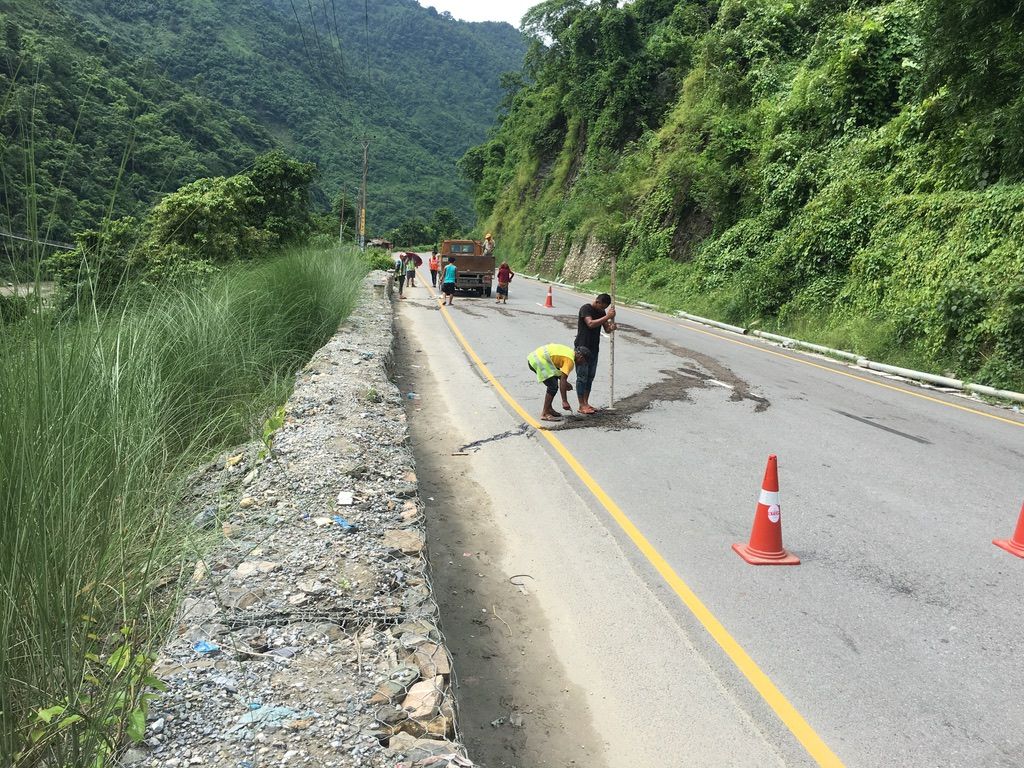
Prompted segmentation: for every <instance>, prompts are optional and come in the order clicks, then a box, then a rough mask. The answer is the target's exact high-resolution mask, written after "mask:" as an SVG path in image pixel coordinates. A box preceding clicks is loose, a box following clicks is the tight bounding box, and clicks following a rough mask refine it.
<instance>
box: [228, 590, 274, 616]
mask: <svg viewBox="0 0 1024 768" xmlns="http://www.w3.org/2000/svg"><path fill="white" fill-rule="evenodd" d="M264 594H266V593H265V592H264V591H263V590H262V589H242V590H237V591H232V592H231V593H230V594H229V596H228V599H227V601H226V602H227V604H228V606H229V607H231V608H234V609H236V610H239V611H244V610H246V609H248V608H252V607H253V606H254V605H256V604H257V603H259V602H260V601H261V600H262V599H263V596H264Z"/></svg>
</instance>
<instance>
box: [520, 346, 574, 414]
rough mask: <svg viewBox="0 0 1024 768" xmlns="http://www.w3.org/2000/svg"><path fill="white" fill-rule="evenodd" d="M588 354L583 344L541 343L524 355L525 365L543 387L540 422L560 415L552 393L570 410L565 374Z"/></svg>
mask: <svg viewBox="0 0 1024 768" xmlns="http://www.w3.org/2000/svg"><path fill="white" fill-rule="evenodd" d="M588 354H589V353H588V351H587V349H586V348H585V347H577V348H576V349H573V348H572V347H567V346H565V345H564V344H545V345H544V346H543V347H537V349H535V350H533V352H531V353H530V354H529V355H527V357H526V364H527V365H529V366H530V370H531V371H533V372H534V373H535V374H537V381H539V382H540V383H541V384H543V385H544V386H545V387H547V391H546V392H545V393H544V408H543V410H542V411H541V414H540V419H541V421H559V420H560V419H561V418H562V414H561V413H560V412H558V411H556V410H555V409H554V408H553V407H552V403H553V402H554V400H555V393H556V392H557V393H560V394H561V395H562V407H563V408H564V409H565V410H566V411H572V407H571V406H570V405H569V390H571V389H572V384H570V383H569V374H570V373H572V369H573V367H575V366H576V365H577V364H579V363H583V362H585V361H586V359H587V355H588Z"/></svg>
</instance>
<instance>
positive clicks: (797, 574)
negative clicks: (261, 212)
mask: <svg viewBox="0 0 1024 768" xmlns="http://www.w3.org/2000/svg"><path fill="white" fill-rule="evenodd" d="M416 290H417V291H418V292H421V296H422V301H420V302H418V304H417V305H416V306H412V305H407V306H406V307H405V308H404V309H405V310H406V312H407V313H408V316H409V317H412V318H413V322H415V323H417V324H429V327H430V328H431V330H430V334H431V336H429V337H428V338H434V339H437V340H438V341H437V345H438V348H440V345H441V341H440V334H442V333H444V334H449V333H450V332H449V331H448V329H447V328H445V327H444V325H443V324H442V322H441V320H442V319H441V317H440V314H439V313H438V312H436V310H434V308H433V305H432V304H431V303H430V302H429V301H427V300H426V296H425V292H424V291H423V289H416ZM545 291H546V288H545V287H543V286H540V285H539V284H535V283H532V282H530V281H527V280H524V279H522V278H520V279H517V280H516V281H514V283H513V288H512V298H511V300H510V303H509V304H508V305H506V306H496V305H495V304H494V303H493V302H492V301H490V300H487V299H471V298H463V297H459V298H457V299H456V302H455V305H454V306H453V307H452V308H451V310H452V311H451V317H452V320H453V321H454V323H455V324H456V326H457V327H458V329H459V330H460V332H461V334H463V335H464V337H465V340H466V342H467V343H468V345H469V346H470V347H471V348H472V349H473V350H475V352H476V353H477V354H478V355H479V357H480V358H481V359H482V360H483V362H484V363H485V364H486V366H487V367H488V368H489V370H490V371H491V373H492V374H493V375H494V377H495V378H496V380H497V381H498V382H500V384H501V385H502V386H503V387H504V388H505V389H507V391H508V393H509V394H510V395H511V397H512V398H514V399H515V400H517V401H518V402H519V403H521V404H523V405H524V406H525V407H526V408H527V409H528V410H529V411H530V412H531V413H532V414H534V415H539V411H540V400H541V396H542V391H543V390H542V387H540V385H538V384H537V383H536V381H535V380H534V379H533V378H532V377H531V374H530V372H529V371H528V370H527V368H526V364H525V356H526V354H527V353H528V352H529V351H531V350H532V349H533V348H534V347H536V346H538V345H539V344H542V343H547V342H561V343H569V344H571V342H572V338H573V335H574V329H575V315H576V311H577V310H578V308H579V306H580V305H581V303H583V301H584V300H585V298H584V297H581V296H580V295H576V294H572V293H569V292H567V291H563V290H560V289H557V288H556V289H555V291H554V300H555V309H553V310H552V309H545V308H543V307H542V306H541V304H542V303H543V298H544V292H545ZM420 313H421V314H422V317H420V316H419V314H420ZM618 319H619V321H620V323H621V324H622V325H623V328H622V330H620V332H619V335H618V337H617V345H616V350H615V354H616V382H615V388H616V398H617V401H618V408H617V409H616V411H615V413H614V415H611V416H608V415H606V416H603V417H600V418H592V419H590V420H583V419H581V420H579V421H578V422H577V421H574V422H572V423H569V424H567V425H566V428H564V429H560V430H558V432H557V437H558V439H559V440H560V441H561V442H562V444H563V445H564V446H565V447H566V448H567V449H568V451H569V452H571V454H572V455H573V456H575V457H576V458H577V459H578V460H579V462H580V464H581V465H582V466H583V467H584V468H585V469H586V470H587V471H588V472H589V473H590V475H591V476H592V477H593V479H594V480H595V481H596V482H597V483H598V484H599V485H600V486H601V488H602V489H603V490H604V491H605V492H607V495H608V496H609V497H610V498H611V499H612V500H614V502H615V503H617V505H618V507H619V508H621V510H622V511H623V512H624V514H625V515H626V516H628V518H629V520H631V521H632V523H633V524H635V526H636V527H637V529H638V530H639V531H640V532H641V533H642V535H643V536H645V537H646V539H647V540H648V541H649V542H650V544H651V546H652V547H653V548H654V549H655V550H657V552H658V553H660V556H662V557H663V558H664V560H665V561H666V562H667V563H668V565H669V566H670V567H671V569H672V570H674V572H675V573H676V574H678V576H679V577H680V578H681V579H683V580H684V581H685V582H686V584H688V585H689V587H690V588H692V590H693V591H694V593H696V595H697V596H698V597H699V598H700V600H702V601H703V603H704V605H706V606H707V608H708V609H709V610H710V612H711V613H712V614H713V615H714V616H715V617H717V620H719V621H720V622H721V624H722V625H723V626H724V627H725V628H726V630H727V631H728V632H729V633H731V636H732V637H733V638H734V639H735V640H736V641H737V642H738V643H739V645H740V646H742V648H743V649H745V651H746V653H747V654H749V656H750V657H751V658H752V659H753V661H754V662H755V663H756V664H757V665H758V667H759V668H760V670H761V671H763V673H764V674H765V675H767V678H768V679H770V681H771V683H773V684H774V686H776V687H777V689H778V691H780V692H781V694H782V695H783V696H784V697H785V698H786V699H787V700H788V701H789V702H790V703H791V704H792V706H793V707H794V708H795V710H796V711H797V712H798V713H799V715H801V716H802V717H803V718H804V719H805V721H806V723H807V724H808V726H809V727H810V729H812V730H813V733H815V734H816V735H817V736H818V737H820V739H821V740H822V741H823V742H824V743H825V744H826V745H827V746H828V747H829V748H830V749H831V750H832V752H834V753H835V755H837V756H838V758H839V760H840V761H841V762H842V764H845V765H848V766H1019V765H1021V764H1022V758H1021V755H1022V754H1024V737H1022V735H1021V725H1022V724H1024V697H1022V696H1021V695H1020V691H1021V690H1024V665H1021V664H1020V656H1019V654H1020V650H1021V639H1022V638H1024V618H1022V612H1021V610H1020V606H1021V591H1022V587H1024V561H1022V560H1018V559H1016V558H1013V557H1011V556H1010V555H1008V554H1007V553H1005V552H1003V551H1002V550H999V549H997V548H995V547H993V546H992V544H991V543H990V540H991V539H992V538H993V537H1005V536H1007V535H1009V534H1010V533H1011V532H1012V530H1013V526H1014V524H1015V522H1016V516H1017V512H1018V510H1019V509H1020V505H1021V501H1022V499H1024V473H1022V472H1021V469H1022V466H1024V419H1022V418H1021V417H1020V415H1019V414H1016V413H1014V412H1012V411H1008V410H1004V409H999V408H994V407H990V406H986V405H983V404H978V403H975V402H973V401H969V400H966V399H963V398H959V397H955V396H949V395H944V394H939V393H936V392H934V391H930V390H925V389H921V388H918V387H916V386H913V385H907V384H903V383H900V382H896V381H893V380H889V379H883V378H875V377H874V376H873V375H872V374H868V373H865V372H862V371H857V370H855V369H851V368H848V367H846V366H843V365H839V364H835V363H832V362H829V361H827V360H823V359H821V358H817V357H812V356H805V355H802V354H800V353H794V352H790V351H786V350H781V349H779V348H777V347H772V346H770V345H767V344H763V343H760V342H758V341H754V340H748V339H741V338H739V337H734V336H731V335H729V334H727V333H720V332H717V331H710V330H708V329H705V328H702V327H700V326H696V325H692V324H689V323H686V322H682V321H675V320H669V319H667V318H664V317H661V316H656V315H653V314H651V313H646V312H642V311H634V310H630V309H626V310H623V312H622V313H621V314H620V316H619V318H618ZM444 343H445V344H449V343H450V341H445V342H444ZM430 346H433V342H428V349H427V350H426V351H427V353H428V357H429V353H430V349H429V347H430ZM609 357H610V355H609V346H608V343H607V339H606V340H605V342H604V343H603V344H602V352H601V364H600V371H599V374H598V379H597V383H596V385H595V390H594V393H593V395H592V398H591V399H592V402H594V403H595V404H598V405H600V404H603V403H607V401H608V396H609V392H608V384H609V369H608V365H609ZM451 364H452V363H451V361H448V362H447V363H446V365H451ZM462 364H463V365H466V366H471V365H472V363H471V362H470V361H469V360H468V359H467V358H463V360H462ZM493 390H494V387H493V386H490V385H489V384H488V382H485V381H481V380H480V378H475V379H474V380H473V381H472V384H470V385H468V387H467V388H466V389H465V391H460V392H459V393H458V396H459V398H461V399H463V400H469V401H473V402H477V403H484V402H486V403H492V404H493V403H495V402H501V403H502V406H501V408H500V409H499V412H500V413H501V417H500V419H498V420H497V422H495V423H493V424H491V423H487V427H488V429H494V430H495V433H497V432H501V431H502V430H504V429H509V428H510V427H515V426H516V425H517V424H519V423H521V422H522V418H521V417H520V416H519V415H518V414H517V413H515V412H514V411H513V410H512V409H511V408H510V407H508V406H507V405H506V404H504V402H503V401H501V400H500V398H498V397H497V395H496V393H495V392H494V391H493ZM573 402H575V401H574V400H573ZM489 407H490V406H489ZM498 422H500V423H498ZM482 426H483V424H482ZM498 427H501V429H498ZM486 437H487V435H485V434H481V435H480V438H486ZM530 449H531V450H533V451H535V452H546V453H548V454H549V455H550V457H551V460H552V465H553V466H556V467H558V471H559V472H561V473H562V476H563V477H562V478H560V481H563V482H566V483H568V484H569V485H571V486H572V487H574V488H576V489H577V491H578V492H579V496H580V498H581V499H583V500H584V502H585V503H586V504H588V505H589V507H590V513H591V517H590V522H589V523H581V525H588V526H595V527H600V528H602V529H603V531H604V532H606V533H608V534H610V535H611V537H612V538H613V539H614V540H615V541H616V542H617V544H618V549H617V552H618V553H619V555H620V556H621V558H622V559H623V560H624V561H625V562H627V563H628V565H629V567H630V568H631V569H632V572H633V574H635V576H636V578H637V579H639V580H640V582H641V583H642V584H643V587H644V589H645V590H646V592H645V594H643V595H642V596H638V597H637V600H638V601H639V602H645V601H648V600H650V599H653V600H655V601H657V602H659V603H660V604H661V606H662V608H663V610H664V615H665V616H668V617H670V620H671V621H673V622H675V624H676V628H678V629H679V630H680V632H681V633H683V635H685V637H686V639H687V641H688V642H689V644H690V645H689V647H680V648H679V649H678V652H679V656H680V658H683V657H686V658H687V659H689V658H691V657H697V658H699V660H700V662H701V663H702V664H705V665H706V666H707V668H708V670H710V673H711V675H710V676H711V677H712V678H713V681H714V684H715V685H718V686H721V687H722V689H723V691H724V693H723V699H722V700H723V702H726V701H727V702H728V704H727V705H726V704H723V706H728V707H734V708H735V710H736V711H734V712H727V713H724V714H721V717H723V718H725V719H728V718H729V717H732V718H735V719H736V720H737V721H744V722H746V725H744V726H743V728H744V729H746V730H745V731H744V733H747V734H748V735H749V734H754V735H753V736H750V738H747V737H745V736H730V735H729V734H728V730H727V729H725V730H721V731H720V733H721V734H722V738H735V739H736V742H735V743H736V754H737V755H744V757H743V758H740V757H737V759H736V760H735V761H729V762H721V760H720V758H715V759H707V760H705V761H703V762H702V761H701V759H700V758H699V756H696V755H691V756H689V757H686V758H682V757H680V758H673V759H672V760H670V761H669V762H666V763H665V764H666V765H705V764H707V765H732V764H736V765H740V764H742V765H747V764H768V763H769V762H779V761H781V762H783V763H785V764H787V765H805V764H806V765H813V764H814V761H813V760H812V759H811V758H810V757H809V756H808V754H807V752H806V751H804V749H803V748H802V747H801V746H800V744H799V742H798V741H797V739H796V737H795V736H794V735H793V733H792V732H791V731H790V730H789V729H787V728H786V727H785V726H786V723H782V722H780V720H779V718H778V717H777V716H776V715H775V713H773V712H772V710H771V709H770V708H769V706H768V704H767V703H766V702H765V700H764V698H763V697H762V695H761V694H760V693H759V692H758V690H757V689H756V688H755V686H754V685H752V684H751V682H750V681H749V679H748V678H747V677H746V676H744V675H743V674H741V672H740V671H739V670H738V669H737V668H736V666H735V665H734V663H733V662H732V661H731V660H730V659H729V658H728V656H727V655H726V654H725V652H724V651H723V649H722V648H721V647H720V645H719V644H718V643H717V642H715V641H714V640H713V639H712V638H711V636H710V635H709V634H708V633H707V632H706V631H704V628H703V626H702V624H701V623H700V622H698V621H697V619H696V618H695V617H694V615H693V613H692V612H691V611H690V610H689V609H688V608H687V607H686V606H685V605H683V604H682V602H681V601H680V600H679V599H678V597H677V595H676V594H675V592H673V591H672V590H671V589H669V588H667V587H666V584H665V580H664V578H663V575H662V574H659V572H658V571H656V570H655V568H654V567H653V566H652V565H651V563H650V561H649V558H648V557H647V556H645V554H644V553H643V552H641V551H639V550H638V549H637V547H636V546H634V544H633V542H632V541H631V540H629V539H628V538H627V537H626V536H625V535H624V534H623V532H622V529H621V528H620V527H619V525H618V524H617V523H616V522H615V521H613V520H612V519H611V518H610V517H609V515H608V514H607V512H606V509H605V505H602V504H601V503H600V501H599V500H598V499H597V498H595V497H594V496H593V494H592V493H590V489H588V488H585V487H584V486H583V484H582V483H581V482H580V481H579V479H578V477H577V476H576V474H575V473H574V471H573V469H572V468H570V466H569V464H568V463H567V462H566V461H564V460H563V458H562V457H561V456H557V455H555V454H554V452H553V451H552V449H551V447H550V446H548V445H547V444H546V443H545V442H544V441H543V440H535V441H532V442H531V443H530ZM769 453H775V454H778V456H779V467H780V482H781V498H782V510H783V521H784V525H785V538H786V545H787V547H788V548H789V549H790V550H791V551H793V552H794V553H795V554H797V555H798V556H799V557H800V558H801V559H802V561H803V562H802V565H800V566H798V567H794V568H756V567H752V566H748V565H746V564H745V563H743V562H742V561H741V560H740V559H739V558H738V557H737V556H736V555H735V554H734V553H733V552H732V550H731V548H730V544H732V543H733V542H736V541H741V540H744V539H745V538H746V537H747V536H748V535H749V526H750V523H751V520H752V517H753V510H754V502H755V500H756V497H757V493H758V489H759V484H760V480H761V475H762V474H763V471H764V464H765V459H766V457H767V456H768V454H769ZM531 480H533V478H529V477H525V478H524V485H525V486H527V487H524V488H522V489H520V492H521V493H529V492H530V487H529V484H530V482H531ZM581 538H582V537H581ZM565 554H566V556H567V557H573V558H580V559H582V560H585V561H587V562H589V563H591V566H592V567H593V568H594V569H603V568H604V567H605V562H604V561H602V560H600V559H594V557H593V553H591V552H587V551H581V550H576V551H572V550H571V549H570V550H568V551H566V552H565ZM619 565H620V564H619V563H616V564H615V566H616V567H619ZM600 609H601V607H600V605H599V604H595V605H594V606H592V610H595V611H599V610H600ZM615 630H616V632H620V633H622V634H623V635H624V636H625V637H628V636H629V633H630V631H631V625H630V624H629V623H624V624H621V625H618V626H616V628H615ZM638 651H639V652H642V651H643V648H642V647H641V648H639V649H638ZM670 672H671V670H669V671H668V672H666V674H670ZM691 682H692V679H691ZM659 695H663V694H659ZM690 695H693V692H692V691H687V690H679V691H677V692H676V696H677V699H675V700H669V701H664V700H662V701H661V702H660V704H661V706H662V708H663V711H664V713H665V714H666V715H667V716H670V717H671V715H672V711H673V707H674V706H675V705H676V704H677V703H678V702H680V701H683V700H685V699H686V698H687V697H688V696H690ZM714 706H715V704H714V702H713V701H712V702H710V703H708V704H707V707H714ZM789 724H791V723H789ZM675 727H677V728H679V729H683V730H686V729H694V728H697V729H699V728H700V727H701V725H700V724H699V723H698V724H695V723H692V722H687V721H680V722H678V723H677V724H676V725H675ZM741 730H742V729H741ZM741 742H742V744H741ZM754 742H760V743H757V744H755V745H754V746H750V745H751V744H754ZM748 753H752V754H758V753H760V754H762V755H763V756H764V757H763V758H758V757H753V758H749V757H746V755H748ZM759 761H760V762H759Z"/></svg>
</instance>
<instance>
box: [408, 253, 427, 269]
mask: <svg viewBox="0 0 1024 768" xmlns="http://www.w3.org/2000/svg"><path fill="white" fill-rule="evenodd" d="M405 255H406V258H411V259H412V260H413V261H415V262H416V266H417V267H422V266H423V259H422V258H420V255H419V254H418V253H413V252H412V251H406V252H405Z"/></svg>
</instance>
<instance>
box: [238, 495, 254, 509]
mask: <svg viewBox="0 0 1024 768" xmlns="http://www.w3.org/2000/svg"><path fill="white" fill-rule="evenodd" d="M238 506H240V507H241V508H242V509H249V508H251V507H254V506H256V499H254V498H253V497H252V496H246V497H245V498H244V499H242V500H241V501H240V502H238Z"/></svg>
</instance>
